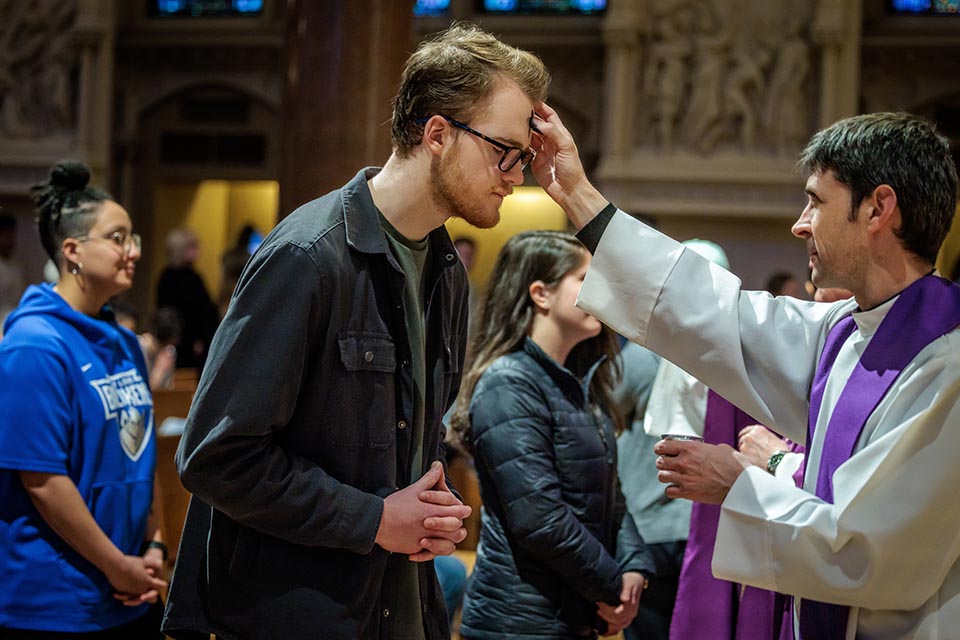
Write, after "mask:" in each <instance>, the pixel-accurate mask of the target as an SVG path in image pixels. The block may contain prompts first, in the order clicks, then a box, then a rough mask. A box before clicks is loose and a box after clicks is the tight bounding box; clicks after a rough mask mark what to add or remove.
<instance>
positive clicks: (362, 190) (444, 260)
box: [340, 167, 459, 268]
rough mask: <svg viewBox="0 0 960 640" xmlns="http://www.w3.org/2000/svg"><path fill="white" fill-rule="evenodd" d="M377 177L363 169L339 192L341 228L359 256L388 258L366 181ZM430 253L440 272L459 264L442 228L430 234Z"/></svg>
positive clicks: (374, 169) (373, 171)
mask: <svg viewBox="0 0 960 640" xmlns="http://www.w3.org/2000/svg"><path fill="white" fill-rule="evenodd" d="M378 173H380V167H364V168H363V169H361V170H360V171H358V172H357V175H355V176H354V177H353V179H352V180H350V182H348V183H347V184H345V185H344V186H343V188H342V189H341V190H340V194H341V196H340V197H341V200H342V201H343V224H344V228H345V229H346V235H347V244H348V245H349V246H350V247H351V248H353V249H356V250H357V251H360V252H362V253H382V254H390V246H389V244H387V236H386V234H385V233H384V231H383V228H382V227H381V226H380V218H379V215H378V213H377V205H375V204H374V203H373V196H372V195H371V194H370V187H369V186H368V185H367V180H369V179H370V178H372V177H374V176H375V175H377V174H378ZM427 237H428V238H429V239H430V252H431V255H433V256H434V259H433V261H434V264H435V265H437V264H438V265H439V266H441V267H443V268H449V267H453V266H455V265H457V264H459V260H458V259H457V253H456V249H455V248H454V246H453V241H452V240H450V234H448V233H447V229H446V227H445V226H443V225H441V226H440V227H438V228H436V229H434V230H433V231H431V232H430V233H429V234H428V236H427Z"/></svg>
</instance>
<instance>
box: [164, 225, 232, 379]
mask: <svg viewBox="0 0 960 640" xmlns="http://www.w3.org/2000/svg"><path fill="white" fill-rule="evenodd" d="M199 254H200V241H199V240H198V239H197V234H195V233H194V232H193V231H191V230H190V229H187V228H186V227H181V228H179V229H174V230H173V231H171V232H170V233H169V234H167V266H166V268H165V269H164V270H163V273H161V274H160V280H159V281H158V282H157V308H158V309H159V308H160V307H172V308H174V309H176V310H177V313H178V314H179V315H180V329H181V341H180V344H181V348H180V351H179V354H178V366H181V367H197V368H202V367H203V363H204V361H206V359H207V350H208V349H209V348H210V342H211V340H213V334H214V332H215V331H216V330H217V323H218V322H219V320H220V316H219V314H218V313H217V306H216V305H215V304H214V303H213V300H211V299H210V294H209V293H208V292H207V286H206V285H205V284H204V283H203V278H201V277H200V274H199V273H197V272H196V270H195V269H194V268H193V265H194V263H195V262H196V260H197V257H198V256H199Z"/></svg>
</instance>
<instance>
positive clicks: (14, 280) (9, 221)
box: [0, 211, 24, 337]
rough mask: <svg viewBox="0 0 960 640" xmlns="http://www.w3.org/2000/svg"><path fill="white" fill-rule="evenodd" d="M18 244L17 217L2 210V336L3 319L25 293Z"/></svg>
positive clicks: (0, 263)
mask: <svg viewBox="0 0 960 640" xmlns="http://www.w3.org/2000/svg"><path fill="white" fill-rule="evenodd" d="M16 246H17V217H16V216H15V215H13V214H12V213H7V212H5V211H0V337H2V336H3V329H2V327H3V321H4V320H6V319H7V315H8V314H9V313H10V312H11V311H13V309H14V307H16V306H17V303H18V302H19V301H20V296H21V294H23V287H24V284H23V269H21V267H20V265H19V264H18V263H17V261H16V258H15V257H14V255H13V253H14V249H15V248H16Z"/></svg>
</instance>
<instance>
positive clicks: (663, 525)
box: [613, 342, 690, 640]
mask: <svg viewBox="0 0 960 640" xmlns="http://www.w3.org/2000/svg"><path fill="white" fill-rule="evenodd" d="M619 360H620V370H621V376H620V379H619V382H618V383H617V386H616V387H615V388H614V390H613V398H614V401H615V402H616V403H617V406H618V407H619V410H620V411H621V413H622V414H623V416H624V422H625V423H626V424H627V428H626V429H625V430H624V431H623V433H621V434H620V436H619V437H618V438H617V456H618V463H617V467H618V471H619V474H620V483H621V486H622V487H623V495H624V497H625V498H626V503H627V509H628V511H629V512H630V515H631V516H632V517H633V520H634V523H635V524H636V526H637V530H638V531H640V532H641V533H642V534H643V539H644V541H645V542H646V543H647V548H648V549H649V550H650V553H651V554H652V555H653V559H654V563H655V568H656V575H655V576H653V577H651V578H650V586H649V587H648V588H646V589H645V590H644V592H643V599H642V600H641V601H640V605H639V607H638V608H637V616H636V618H634V620H633V622H632V623H631V624H630V626H629V627H627V628H626V629H624V630H623V635H624V637H625V638H627V640H635V639H636V640H639V639H641V638H645V639H648V640H666V638H667V637H668V634H669V631H670V617H671V614H672V613H673V602H674V599H675V598H676V595H677V577H678V576H679V573H680V563H681V561H682V559H683V549H684V546H685V541H686V538H687V529H688V528H689V526H690V503H689V502H688V501H686V500H671V499H669V498H667V497H666V496H664V495H663V488H662V487H661V485H660V483H659V482H657V479H656V472H655V470H654V467H653V464H652V460H653V459H654V458H655V457H656V456H654V455H653V445H654V444H656V442H657V440H658V438H656V437H654V436H650V435H648V434H646V433H645V432H644V430H643V419H644V416H645V415H646V411H647V407H648V401H649V399H650V390H651V389H652V388H653V380H654V378H655V377H656V375H657V369H658V368H659V367H660V356H658V355H657V354H655V353H653V352H652V351H649V350H647V349H644V348H643V347H641V346H640V345H638V344H633V343H632V342H627V343H626V344H624V345H623V346H622V347H621V349H620V356H619Z"/></svg>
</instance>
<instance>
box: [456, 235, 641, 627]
mask: <svg viewBox="0 0 960 640" xmlns="http://www.w3.org/2000/svg"><path fill="white" fill-rule="evenodd" d="M589 262H590V255H589V253H587V251H586V250H584V248H583V246H582V245H581V244H580V243H579V242H578V241H577V240H576V239H575V238H574V237H573V236H570V235H568V234H565V233H558V232H553V231H534V232H527V233H521V234H519V235H517V236H515V237H513V238H512V239H510V241H509V242H507V244H506V245H505V246H504V248H503V251H502V252H501V253H500V256H499V257H498V259H497V264H496V266H495V267H494V272H493V275H492V276H491V281H490V286H489V288H488V292H487V298H486V300H485V303H484V305H483V307H482V313H481V318H480V322H479V323H478V324H479V326H478V332H477V335H476V336H475V338H474V343H473V347H474V348H473V353H474V364H473V366H472V367H471V369H470V371H469V372H468V373H467V375H466V377H465V379H464V391H463V393H462V394H461V396H460V398H461V399H460V401H459V404H458V406H457V411H456V413H455V415H454V418H453V426H454V429H455V430H456V431H457V432H458V433H459V434H460V436H461V439H462V440H463V442H464V443H465V444H466V446H467V447H468V448H469V449H470V450H471V451H472V452H473V454H474V458H475V463H476V467H477V473H478V476H479V479H480V492H481V497H482V499H483V505H484V506H483V510H482V512H481V532H480V546H479V548H478V550H477V562H476V566H475V568H474V573H473V575H472V577H471V580H470V583H469V585H468V587H467V594H466V597H465V600H464V606H463V617H462V623H461V627H460V634H461V636H462V637H464V638H468V639H470V640H493V639H497V640H500V639H501V638H515V639H519V638H536V639H538V640H546V639H554V638H556V639H567V638H592V637H596V635H597V633H598V632H604V633H615V632H617V631H619V630H621V629H622V628H623V627H625V626H627V625H628V624H629V623H630V621H631V620H632V619H633V616H634V615H635V614H636V609H637V603H638V602H639V598H640V594H641V592H642V589H643V584H644V581H645V579H646V578H645V576H649V575H650V574H651V572H652V569H653V561H652V558H651V557H650V555H649V553H648V552H647V550H646V547H645V545H644V544H643V539H642V538H641V537H640V535H639V533H638V532H637V529H636V526H635V525H634V523H633V520H632V519H631V518H630V517H629V515H627V514H626V509H625V507H624V501H623V495H622V494H621V493H620V486H619V482H618V480H617V453H616V451H617V450H616V440H615V433H614V431H615V430H614V422H613V419H612V418H611V417H610V413H609V411H610V410H612V407H613V405H612V403H611V402H610V398H609V389H610V386H611V385H610V381H611V378H612V372H611V368H612V366H613V365H612V364H611V362H612V361H611V359H610V358H609V357H608V356H611V355H612V354H613V351H614V346H615V344H616V343H615V340H614V336H613V334H612V333H611V332H610V330H609V329H607V328H606V327H603V326H602V325H601V324H600V322H599V321H597V320H596V319H595V318H593V317H591V316H589V315H587V314H585V313H584V312H583V311H580V310H579V309H577V308H576V307H575V304H574V303H575V301H576V297H577V293H578V292H579V290H580V284H581V283H582V281H583V277H584V275H585V273H586V270H587V267H588V265H589ZM605 356H607V357H605Z"/></svg>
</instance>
